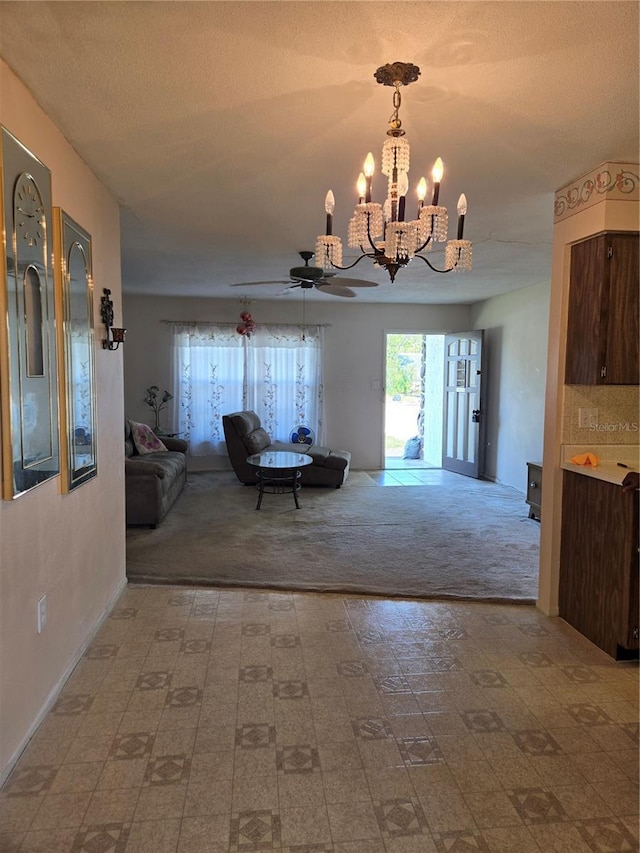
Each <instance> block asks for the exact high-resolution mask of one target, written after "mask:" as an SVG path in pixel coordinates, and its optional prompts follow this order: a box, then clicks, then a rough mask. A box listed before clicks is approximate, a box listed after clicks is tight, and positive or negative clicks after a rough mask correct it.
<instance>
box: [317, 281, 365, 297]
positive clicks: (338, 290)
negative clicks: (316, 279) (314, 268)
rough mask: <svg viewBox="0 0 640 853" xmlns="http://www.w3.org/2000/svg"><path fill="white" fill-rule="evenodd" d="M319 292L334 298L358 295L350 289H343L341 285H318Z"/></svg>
mask: <svg viewBox="0 0 640 853" xmlns="http://www.w3.org/2000/svg"><path fill="white" fill-rule="evenodd" d="M316 287H317V289H318V290H321V291H322V292H323V293H330V294H331V295H332V296H347V297H349V298H352V297H354V296H355V295H356V294H355V293H354V292H353V290H349V288H348V287H341V286H340V285H339V284H316Z"/></svg>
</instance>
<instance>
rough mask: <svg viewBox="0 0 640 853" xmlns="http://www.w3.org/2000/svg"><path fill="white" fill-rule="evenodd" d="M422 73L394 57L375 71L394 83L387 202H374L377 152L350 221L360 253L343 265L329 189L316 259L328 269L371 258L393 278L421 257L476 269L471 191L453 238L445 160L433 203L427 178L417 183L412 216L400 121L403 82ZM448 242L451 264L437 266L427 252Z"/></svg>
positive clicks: (385, 163) (385, 169)
mask: <svg viewBox="0 0 640 853" xmlns="http://www.w3.org/2000/svg"><path fill="white" fill-rule="evenodd" d="M419 76H420V69H419V68H418V66H417V65H413V64H411V63H409V62H393V63H390V64H388V65H382V66H381V67H380V68H378V69H377V70H376V72H375V74H374V77H375V79H376V80H377V81H378V83H381V84H382V85H383V86H393V87H394V93H393V108H394V109H393V113H392V115H391V118H390V119H389V129H388V130H387V139H386V140H385V141H384V144H383V146H382V164H381V171H382V174H383V175H386V176H387V178H388V183H387V197H386V200H385V202H384V204H377V203H375V202H372V201H371V188H372V180H373V174H374V172H375V162H374V159H373V156H372V154H371V153H369V154H368V155H367V157H366V159H365V161H364V165H363V169H362V172H361V173H360V175H359V177H358V180H357V183H356V188H357V194H358V204H357V205H356V208H355V210H354V212H353V216H352V217H351V219H350V221H349V228H348V235H347V243H348V246H349V248H352V249H359V250H360V253H361V254H360V256H359V257H358V258H356V260H355V261H354V262H353V263H352V264H349V265H348V266H343V265H342V263H343V262H342V240H341V239H340V238H339V237H336V236H334V235H333V214H334V209H335V199H334V195H333V192H332V191H331V190H329V192H328V193H327V197H326V199H325V210H326V214H327V225H326V233H325V234H321V235H320V236H319V237H318V238H317V240H316V253H315V254H316V263H317V264H319V265H320V266H321V267H322V269H323V271H324V272H325V274H326V273H327V272H329V271H330V270H336V269H337V270H348V269H351V268H352V267H354V266H355V265H356V264H358V263H360V261H361V260H362V259H363V258H369V259H370V260H372V261H373V263H374V264H375V265H376V266H379V267H383V268H384V269H386V270H387V272H388V274H389V277H390V279H391V281H392V282H393V281H394V280H395V276H396V273H397V272H398V270H399V269H401V268H402V267H404V266H406V265H407V264H408V263H409V262H410V261H411V260H412V259H413V258H420V259H421V260H423V261H424V262H425V263H426V264H427V266H429V267H430V268H431V269H432V270H433V271H434V272H439V273H448V272H452V271H454V270H456V271H458V272H462V271H466V270H470V269H471V242H470V241H469V240H465V239H464V238H463V232H464V218H465V215H466V212H467V200H466V196H464V194H463V195H461V196H460V199H459V201H458V211H457V212H458V228H457V239H456V240H449V241H448V242H447V236H448V228H449V216H448V213H447V209H446V207H443V206H442V205H440V204H439V196H440V183H441V181H442V177H443V174H444V165H443V163H442V159H441V158H440V157H438V158H437V159H436V161H435V163H434V166H433V169H432V172H431V177H432V181H433V186H432V196H431V202H430V203H428V204H426V205H425V200H426V198H427V189H428V185H427V181H426V179H425V178H421V179H420V181H419V183H418V186H417V196H418V208H417V212H416V216H415V219H409V218H408V215H407V214H408V211H407V194H408V188H409V165H410V159H411V155H410V147H409V142H408V140H407V139H406V137H405V132H404V130H403V129H402V122H401V120H400V115H399V111H400V105H401V95H400V87H401V86H408V85H409V84H410V83H413V82H415V81H416V80H417V79H418V77H419ZM445 242H446V243H447V246H446V249H445V268H444V269H439V268H437V267H436V266H435V265H434V264H433V263H432V262H431V261H430V260H429V258H428V257H426V255H424V254H423V252H428V251H430V250H431V249H432V248H433V245H434V244H435V243H445Z"/></svg>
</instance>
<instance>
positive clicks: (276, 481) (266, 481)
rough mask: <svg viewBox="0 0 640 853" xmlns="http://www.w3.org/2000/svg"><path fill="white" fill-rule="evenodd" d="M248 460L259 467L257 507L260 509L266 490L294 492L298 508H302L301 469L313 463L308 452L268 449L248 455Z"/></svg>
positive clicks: (272, 492)
mask: <svg viewBox="0 0 640 853" xmlns="http://www.w3.org/2000/svg"><path fill="white" fill-rule="evenodd" d="M247 462H248V464H249V465H253V466H255V468H256V469H257V470H256V478H257V481H258V483H257V485H258V505H257V506H256V509H260V505H261V504H262V496H263V495H264V493H265V492H267V493H268V494H270V495H282V494H286V493H288V492H292V493H293V499H294V501H295V502H296V509H300V504H299V502H298V491H299V489H300V477H301V471H300V469H301V468H304V466H305V465H311V464H312V463H313V459H312V458H311V457H310V456H307V455H306V453H291V452H290V451H288V450H267V451H266V452H265V453H254V454H253V456H248V457H247Z"/></svg>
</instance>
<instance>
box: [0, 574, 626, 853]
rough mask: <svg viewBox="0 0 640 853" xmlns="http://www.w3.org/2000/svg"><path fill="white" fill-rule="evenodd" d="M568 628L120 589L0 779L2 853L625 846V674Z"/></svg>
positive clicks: (449, 608)
mask: <svg viewBox="0 0 640 853" xmlns="http://www.w3.org/2000/svg"><path fill="white" fill-rule="evenodd" d="M561 626H562V623H561V622H560V620H557V619H546V618H545V617H543V616H542V614H540V613H538V612H537V611H536V610H535V609H534V608H531V607H522V606H519V607H509V606H503V605H480V604H475V603H461V602H426V601H425V602H423V601H401V600H397V601H384V600H382V599H368V598H351V597H348V596H338V595H331V594H314V593H304V594H303V593H299V594H298V593H296V594H288V593H285V594H283V593H271V592H267V591H264V590H231V589H226V590H212V589H206V590H205V589H202V590H191V589H190V590H186V589H179V588H176V589H164V588H160V587H158V588H128V589H127V590H125V592H124V593H123V595H122V597H121V599H120V601H119V602H118V605H117V606H116V608H115V609H114V611H113V613H112V614H111V616H110V617H109V618H108V619H107V620H106V621H105V623H104V625H103V626H102V627H101V629H100V631H99V632H98V634H97V636H96V637H95V639H94V641H93V643H92V644H91V645H90V646H89V648H88V650H87V652H86V653H85V655H84V657H83V659H82V660H81V661H80V663H79V664H78V666H77V667H76V669H75V670H74V673H73V674H72V676H71V678H70V679H69V681H68V682H67V684H66V685H65V687H64V689H63V690H62V691H61V693H60V695H59V697H58V699H57V700H56V702H55V704H54V705H53V707H52V708H51V710H50V712H49V713H48V714H47V715H46V717H45V720H44V722H43V724H42V725H41V727H40V729H39V730H38V732H37V733H36V735H35V736H34V738H33V739H32V741H31V743H30V744H29V746H28V748H27V750H26V751H25V753H24V754H23V756H22V757H21V759H20V762H19V763H18V764H17V765H16V767H15V768H14V771H13V773H12V774H11V775H10V777H9V778H8V780H7V781H6V783H5V785H4V789H3V791H2V792H1V793H0V839H1V841H0V849H2V850H3V851H4V848H3V846H2V844H4V846H5V847H6V849H7V850H8V851H11V853H13V850H14V849H15V850H16V853H17V845H20V844H22V845H23V850H24V853H30V851H40V853H132V851H135V853H138V851H147V850H149V851H153V853H160V851H162V853H164V852H165V851H170V853H183V850H184V851H190V850H192V849H193V850H197V851H200V850H206V851H211V853H240V851H243V853H254V851H258V850H281V851H285V853H329V852H330V853H435V851H438V853H443V851H446V853H469V851H481V853H489V851H490V853H515V851H516V850H517V852H518V853H534V851H536V853H539V852H540V851H544V853H568V851H574V850H575V851H580V853H585V851H589V853H614V851H616V852H617V851H621V853H624V851H629V852H630V851H637V850H638V838H637V831H638V830H637V814H638V811H639V806H638V793H639V788H638V774H639V770H638V731H639V726H638V717H637V711H638V700H637V695H638V693H637V688H638V670H637V666H631V665H628V664H617V663H615V662H613V661H609V660H608V659H607V658H606V656H604V655H603V654H602V653H601V652H599V651H598V650H594V649H593V647H592V646H591V645H590V644H589V643H587V642H586V641H583V640H582V639H581V638H580V637H579V636H577V635H576V634H575V632H571V633H570V634H569V633H565V631H564V630H559V628H561ZM294 700H295V701H294ZM72 812H73V813H72ZM83 814H84V816H83ZM67 821H72V822H73V821H76V823H75V824H74V826H71V825H67V826H62V824H63V823H65V822H67ZM80 821H82V823H80ZM316 831H317V833H318V835H317V837H314V835H313V833H314V832H316ZM331 838H333V841H330V839H331ZM125 846H126V847H127V851H125ZM20 853H22V851H21V852H20Z"/></svg>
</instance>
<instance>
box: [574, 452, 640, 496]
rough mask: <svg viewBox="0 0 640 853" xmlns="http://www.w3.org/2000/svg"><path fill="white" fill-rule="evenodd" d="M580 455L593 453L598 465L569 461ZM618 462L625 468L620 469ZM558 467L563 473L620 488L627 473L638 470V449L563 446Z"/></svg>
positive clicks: (639, 468) (639, 453)
mask: <svg viewBox="0 0 640 853" xmlns="http://www.w3.org/2000/svg"><path fill="white" fill-rule="evenodd" d="M581 453H595V454H596V456H599V457H600V462H599V464H598V465H597V466H596V467H595V468H594V467H593V466H591V465H576V464H575V463H574V462H570V461H569V460H570V459H571V458H572V457H573V456H578V455H579V454H581ZM618 462H622V463H623V464H624V465H626V466H627V467H626V468H621V467H620V466H619V465H618V464H617V463H618ZM560 467H561V468H563V469H564V470H565V471H575V473H576V474H584V475H585V477H593V478H595V479H596V480H604V481H605V482H607V483H613V484H614V485H616V486H620V485H622V481H623V480H624V478H625V477H626V475H627V474H628V473H629V471H638V470H640V447H638V446H637V445H633V444H563V445H562V462H561V465H560Z"/></svg>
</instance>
